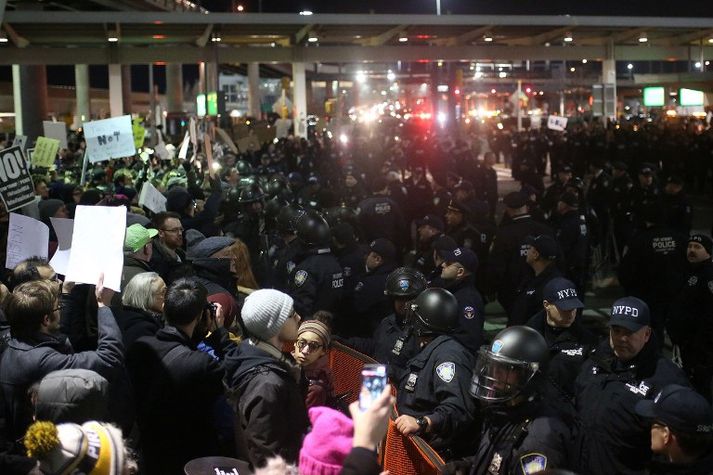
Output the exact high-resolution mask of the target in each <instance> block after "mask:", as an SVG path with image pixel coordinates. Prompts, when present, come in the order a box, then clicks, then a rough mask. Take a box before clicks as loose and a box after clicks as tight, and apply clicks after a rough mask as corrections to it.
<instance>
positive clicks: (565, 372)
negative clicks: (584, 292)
mask: <svg viewBox="0 0 713 475" xmlns="http://www.w3.org/2000/svg"><path fill="white" fill-rule="evenodd" d="M542 296H543V301H542V306H543V307H544V308H543V309H542V310H540V311H539V312H537V313H536V314H535V315H533V316H532V317H531V318H530V319H529V320H528V321H527V326H528V327H530V328H534V329H535V330H536V331H537V333H539V334H540V335H542V336H543V338H544V339H545V341H546V342H547V347H548V348H549V362H548V364H547V372H546V375H547V379H548V380H549V381H550V382H552V383H553V385H554V386H555V387H556V388H557V389H559V390H560V391H561V394H562V395H563V396H565V397H566V398H567V399H568V400H569V401H572V400H574V380H575V379H576V378H577V375H578V374H579V371H580V369H581V367H582V364H583V363H584V362H585V361H586V359H587V358H588V357H589V353H590V352H591V351H592V349H593V348H594V346H595V345H596V342H597V338H596V336H595V335H594V334H593V333H592V332H590V331H589V330H587V328H586V327H585V326H584V325H582V323H581V321H580V319H579V318H577V312H578V311H579V310H580V309H582V308H584V304H583V303H582V301H581V300H580V299H579V294H578V290H577V287H576V286H575V285H574V282H572V281H571V280H567V279H565V278H563V277H556V278H554V279H552V280H550V281H549V282H548V283H547V285H545V287H544V288H543V289H542Z"/></svg>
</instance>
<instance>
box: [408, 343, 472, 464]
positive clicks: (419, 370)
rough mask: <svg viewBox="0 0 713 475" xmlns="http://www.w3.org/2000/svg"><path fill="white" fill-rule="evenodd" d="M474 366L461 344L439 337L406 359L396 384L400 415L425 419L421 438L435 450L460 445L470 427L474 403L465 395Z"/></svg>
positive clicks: (469, 355)
mask: <svg viewBox="0 0 713 475" xmlns="http://www.w3.org/2000/svg"><path fill="white" fill-rule="evenodd" d="M473 365H474V358H473V356H472V355H471V354H470V352H468V351H467V350H466V349H465V348H464V347H463V345H461V344H460V343H458V342H457V341H456V340H454V339H453V338H452V337H450V336H447V335H441V336H439V337H437V338H436V339H434V340H433V341H431V342H430V343H429V344H427V345H426V346H425V347H423V349H421V352H420V353H418V355H416V356H415V357H414V358H412V359H411V360H409V362H408V363H407V364H406V371H405V372H404V374H403V375H402V376H401V379H400V380H399V381H398V388H399V389H398V393H397V399H396V408H397V410H398V412H399V414H407V415H410V416H413V417H421V416H428V418H429V419H430V420H431V426H430V430H429V432H428V433H426V434H421V435H422V436H423V437H424V438H425V439H426V440H427V441H428V443H429V444H431V446H433V448H434V449H435V450H437V451H439V450H440V451H443V450H444V449H453V448H456V447H458V446H459V445H461V444H462V442H463V439H464V437H462V436H463V435H465V433H466V432H467V431H468V429H470V428H471V425H472V424H473V420H474V412H475V403H474V401H473V398H472V397H471V396H470V395H469V394H468V388H469V387H470V380H471V376H472V368H473ZM446 455H447V454H446Z"/></svg>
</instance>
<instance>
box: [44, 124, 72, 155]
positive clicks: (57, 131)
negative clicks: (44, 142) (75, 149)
mask: <svg viewBox="0 0 713 475" xmlns="http://www.w3.org/2000/svg"><path fill="white" fill-rule="evenodd" d="M42 129H43V130H44V134H42V135H44V136H45V137H47V138H49V139H57V140H59V148H60V150H61V149H63V148H67V124H65V123H64V122H52V121H51V120H43V121H42Z"/></svg>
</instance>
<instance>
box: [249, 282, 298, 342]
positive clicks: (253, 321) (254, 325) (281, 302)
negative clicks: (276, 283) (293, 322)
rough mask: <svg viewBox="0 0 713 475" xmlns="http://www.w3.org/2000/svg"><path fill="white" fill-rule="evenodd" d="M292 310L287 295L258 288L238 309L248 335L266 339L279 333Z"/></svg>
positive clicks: (292, 304)
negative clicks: (241, 307)
mask: <svg viewBox="0 0 713 475" xmlns="http://www.w3.org/2000/svg"><path fill="white" fill-rule="evenodd" d="M293 310H294V301H293V300H292V297H290V296H289V295H287V294H285V293H283V292H280V291H279V290H275V289H260V290H256V291H255V292H253V293H251V294H250V295H248V297H247V298H246V299H245V303H244V304H243V309H242V310H241V311H240V316H241V317H242V319H243V323H244V324H245V329H246V330H247V331H248V333H249V334H250V336H252V337H255V338H258V339H260V340H263V341H267V340H269V339H270V338H272V337H273V336H275V335H277V334H278V333H280V329H281V328H282V326H283V325H284V324H285V322H286V321H287V319H288V318H290V316H291V315H292V312H293Z"/></svg>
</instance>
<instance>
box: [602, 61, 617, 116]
mask: <svg viewBox="0 0 713 475" xmlns="http://www.w3.org/2000/svg"><path fill="white" fill-rule="evenodd" d="M602 82H603V83H604V91H603V94H604V97H603V98H602V101H603V103H604V115H605V116H606V117H610V118H616V117H617V111H616V107H617V102H618V100H617V95H616V60H615V59H614V58H612V59H605V60H604V61H602Z"/></svg>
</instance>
